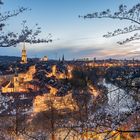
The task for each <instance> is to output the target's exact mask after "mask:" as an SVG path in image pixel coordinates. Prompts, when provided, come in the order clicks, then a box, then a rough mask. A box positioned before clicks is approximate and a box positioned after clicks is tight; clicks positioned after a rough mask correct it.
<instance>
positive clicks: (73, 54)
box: [0, 0, 140, 59]
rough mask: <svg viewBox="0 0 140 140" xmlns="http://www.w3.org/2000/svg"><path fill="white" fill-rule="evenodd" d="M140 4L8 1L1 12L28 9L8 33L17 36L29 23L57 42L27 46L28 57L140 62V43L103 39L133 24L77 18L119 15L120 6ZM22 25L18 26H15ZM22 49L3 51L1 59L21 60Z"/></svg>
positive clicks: (13, 21)
mask: <svg viewBox="0 0 140 140" xmlns="http://www.w3.org/2000/svg"><path fill="white" fill-rule="evenodd" d="M137 3H138V0H134V1H133V2H132V1H131V0H119V1H115V0H112V1H111V2H110V1H109V0H106V2H104V0H100V1H98V0H94V1H93V0H88V1H84V0H77V1H74V0H71V1H64V0H60V1H57V0H51V1H50V0H47V1H46V0H42V1H41V2H40V1H39V0H35V1H33V0H31V1H28V0H24V1H22V0H14V2H13V1H12V2H11V1H10V0H5V3H4V6H3V7H2V9H1V10H2V11H7V9H8V10H9V9H10V10H12V9H13V10H14V9H17V8H18V7H19V6H24V7H29V8H31V9H32V10H31V11H26V12H25V13H23V14H22V15H21V16H17V17H15V18H13V19H10V20H9V21H8V23H7V24H9V26H8V29H6V30H7V31H9V30H10V31H11V30H12V31H15V32H18V31H19V30H20V28H21V22H22V21H23V20H27V24H28V25H30V26H31V27H32V26H34V25H35V24H36V23H38V24H39V26H40V27H41V28H42V34H41V37H45V36H47V35H48V34H49V33H51V34H52V39H53V40H54V41H53V42H52V43H49V44H37V45H30V44H27V45H26V49H27V55H28V57H43V56H44V55H47V56H48V57H49V58H51V59H52V58H55V59H56V58H57V59H58V58H59V57H62V55H63V54H65V57H66V59H74V58H75V59H77V58H84V57H89V58H94V57H97V58H99V59H105V58H118V59H120V58H129V59H132V58H136V59H137V58H139V52H140V48H138V47H139V41H134V42H131V43H128V44H126V45H124V46H120V45H117V44H116V41H117V40H122V39H123V38H125V37H126V35H123V36H119V37H115V38H110V39H105V38H103V37H102V35H104V34H106V33H107V32H108V31H113V30H115V29H116V28H124V27H125V26H128V25H129V24H130V23H131V22H128V21H120V20H106V19H90V20H84V19H82V18H78V15H85V14H87V13H92V12H94V11H99V12H100V11H103V10H106V9H108V8H110V9H111V10H112V11H117V9H118V6H119V5H120V4H126V5H127V6H128V7H130V8H131V5H135V4H137ZM15 25H19V26H15ZM21 49H22V45H21V44H20V45H18V46H17V47H16V48H13V47H11V48H0V55H9V56H13V55H14V56H20V55H21Z"/></svg>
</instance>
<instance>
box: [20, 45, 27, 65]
mask: <svg viewBox="0 0 140 140" xmlns="http://www.w3.org/2000/svg"><path fill="white" fill-rule="evenodd" d="M26 63H27V55H26V48H25V42H24V44H23V49H22V57H21V64H26Z"/></svg>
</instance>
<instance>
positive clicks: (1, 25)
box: [0, 0, 52, 47]
mask: <svg viewBox="0 0 140 140" xmlns="http://www.w3.org/2000/svg"><path fill="white" fill-rule="evenodd" d="M3 4H4V3H3V2H2V0H1V1H0V7H2V6H3ZM27 10H30V9H28V8H24V7H20V8H19V9H17V10H13V11H6V12H4V13H3V12H0V47H11V46H14V47H15V46H16V45H17V44H19V43H20V42H27V43H48V42H52V39H51V34H49V35H48V36H47V37H46V39H40V38H38V37H37V36H38V35H39V34H40V33H41V28H40V27H38V24H35V27H34V29H33V28H29V27H28V26H27V25H26V21H25V20H24V21H23V23H22V25H23V28H22V29H21V32H20V33H15V32H5V28H6V25H7V20H8V19H10V18H13V17H15V16H18V15H20V14H21V13H23V12H25V11H27Z"/></svg>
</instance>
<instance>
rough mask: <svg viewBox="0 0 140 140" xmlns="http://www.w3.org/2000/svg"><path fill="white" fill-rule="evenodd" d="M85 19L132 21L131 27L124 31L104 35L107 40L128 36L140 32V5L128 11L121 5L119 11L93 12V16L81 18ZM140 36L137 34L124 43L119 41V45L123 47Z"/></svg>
mask: <svg viewBox="0 0 140 140" xmlns="http://www.w3.org/2000/svg"><path fill="white" fill-rule="evenodd" d="M79 17H82V18H84V19H91V18H109V19H119V20H127V21H130V22H131V24H130V26H129V27H125V28H123V29H120V28H118V29H116V30H115V31H113V32H108V33H107V34H105V35H103V37H105V38H109V37H114V36H117V35H122V34H127V33H131V32H134V31H139V30H140V4H139V3H138V4H136V5H134V6H133V7H132V8H130V9H128V8H127V6H126V5H120V6H119V9H118V11H116V12H111V10H110V9H107V10H105V11H102V12H93V13H91V14H86V15H84V16H79ZM139 39H140V34H139V33H135V34H134V35H133V36H130V37H128V38H126V39H125V40H123V41H118V42H117V43H118V44H120V45H123V44H125V43H128V42H130V41H134V40H139Z"/></svg>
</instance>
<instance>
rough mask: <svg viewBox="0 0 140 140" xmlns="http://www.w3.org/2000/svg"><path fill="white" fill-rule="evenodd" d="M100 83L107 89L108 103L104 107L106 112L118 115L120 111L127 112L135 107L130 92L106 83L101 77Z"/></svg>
mask: <svg viewBox="0 0 140 140" xmlns="http://www.w3.org/2000/svg"><path fill="white" fill-rule="evenodd" d="M101 83H102V84H103V85H104V86H105V87H107V89H108V94H107V96H108V104H107V106H106V107H105V109H106V111H108V113H111V114H114V115H118V114H120V113H124V112H129V111H131V109H132V108H134V107H135V105H136V102H135V101H134V99H133V98H132V96H131V95H130V93H127V92H126V91H125V90H123V89H121V88H118V87H117V86H115V85H113V84H111V83H107V82H106V81H105V79H102V81H101Z"/></svg>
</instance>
